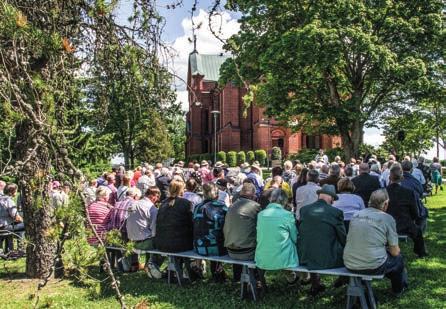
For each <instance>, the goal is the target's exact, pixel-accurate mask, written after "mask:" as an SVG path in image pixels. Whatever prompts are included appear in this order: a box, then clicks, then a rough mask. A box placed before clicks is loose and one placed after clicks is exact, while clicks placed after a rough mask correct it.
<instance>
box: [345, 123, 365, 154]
mask: <svg viewBox="0 0 446 309" xmlns="http://www.w3.org/2000/svg"><path fill="white" fill-rule="evenodd" d="M363 129H364V125H363V124H362V123H361V122H360V121H355V122H354V123H353V124H352V126H351V127H350V128H340V133H341V139H342V148H343V149H344V153H345V158H346V160H347V161H349V160H350V158H358V157H359V155H360V153H359V146H360V145H361V144H362V142H363V134H364V132H363Z"/></svg>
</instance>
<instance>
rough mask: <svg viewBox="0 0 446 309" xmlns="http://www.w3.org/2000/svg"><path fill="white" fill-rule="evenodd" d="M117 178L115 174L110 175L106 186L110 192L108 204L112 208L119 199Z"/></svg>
mask: <svg viewBox="0 0 446 309" xmlns="http://www.w3.org/2000/svg"><path fill="white" fill-rule="evenodd" d="M115 177H116V176H115V174H113V173H110V174H108V175H107V185H106V186H105V187H106V188H107V189H108V190H109V191H110V194H109V200H108V203H109V204H110V205H112V206H115V204H116V201H117V199H118V189H117V188H116V187H115V180H116V178H115Z"/></svg>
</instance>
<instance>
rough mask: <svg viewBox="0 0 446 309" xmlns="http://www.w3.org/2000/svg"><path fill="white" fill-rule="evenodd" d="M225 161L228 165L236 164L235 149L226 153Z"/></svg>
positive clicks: (233, 165)
mask: <svg viewBox="0 0 446 309" xmlns="http://www.w3.org/2000/svg"><path fill="white" fill-rule="evenodd" d="M226 163H228V165H229V167H236V166H237V153H236V152H235V151H228V153H227V154H226Z"/></svg>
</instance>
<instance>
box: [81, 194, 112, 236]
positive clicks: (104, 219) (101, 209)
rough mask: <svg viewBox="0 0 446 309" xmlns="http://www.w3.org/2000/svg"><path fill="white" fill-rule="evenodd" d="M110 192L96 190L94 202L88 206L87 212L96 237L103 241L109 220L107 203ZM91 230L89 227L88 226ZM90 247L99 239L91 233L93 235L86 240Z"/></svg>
mask: <svg viewBox="0 0 446 309" xmlns="http://www.w3.org/2000/svg"><path fill="white" fill-rule="evenodd" d="M110 193H111V191H110V190H109V189H108V188H107V187H105V186H100V187H99V188H98V189H97V190H96V201H95V202H93V203H91V204H90V205H88V207H87V212H88V216H89V217H90V221H91V225H92V227H94V229H95V230H96V233H97V235H98V236H99V238H100V239H101V240H104V237H105V233H106V232H107V226H108V222H109V220H110V215H109V213H110V209H111V208H112V206H111V205H110V204H109V203H108V200H109V198H110ZM90 228H91V226H90ZM87 241H88V243H89V244H90V245H97V244H98V243H99V239H98V238H97V237H96V234H95V233H94V232H93V235H91V236H90V237H88V239H87Z"/></svg>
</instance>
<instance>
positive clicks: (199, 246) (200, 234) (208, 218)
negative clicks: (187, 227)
mask: <svg viewBox="0 0 446 309" xmlns="http://www.w3.org/2000/svg"><path fill="white" fill-rule="evenodd" d="M227 211H228V208H227V207H226V205H225V204H223V203H221V202H219V201H205V202H203V203H200V204H198V205H197V206H195V209H194V214H193V220H194V251H195V252H196V253H198V254H199V255H203V256H212V255H214V256H221V255H225V254H227V251H226V248H225V247H224V235H223V225H224V223H225V216H226V213H227Z"/></svg>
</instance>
